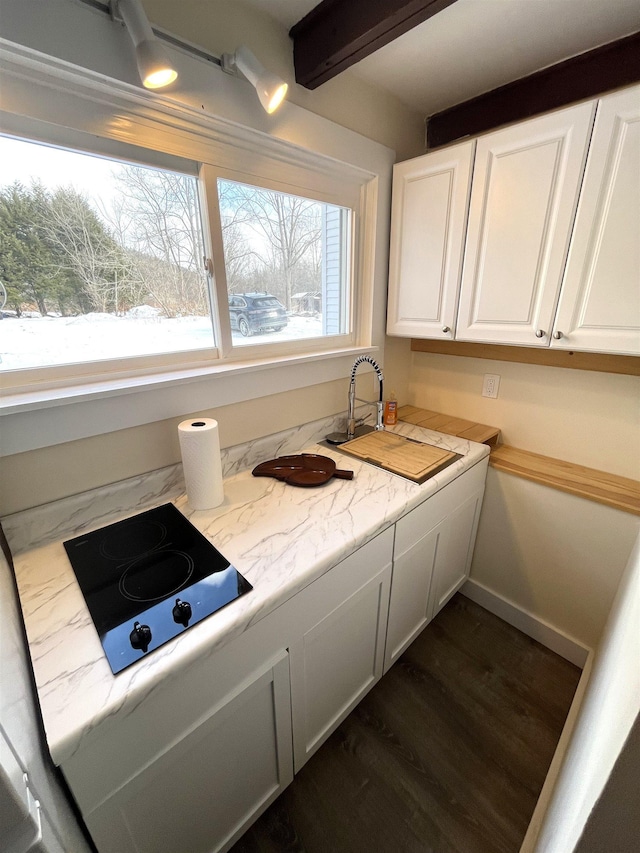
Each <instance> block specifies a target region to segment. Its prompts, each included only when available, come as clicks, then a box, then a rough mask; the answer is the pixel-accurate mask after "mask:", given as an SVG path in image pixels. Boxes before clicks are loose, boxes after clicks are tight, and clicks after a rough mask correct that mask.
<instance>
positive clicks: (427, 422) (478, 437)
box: [398, 406, 640, 515]
mask: <svg viewBox="0 0 640 853" xmlns="http://www.w3.org/2000/svg"><path fill="white" fill-rule="evenodd" d="M398 418H399V420H401V421H406V422H407V423H410V424H415V425H416V426H422V427H427V428H428V429H433V430H436V432H444V433H446V434H448V435H457V436H459V437H460V438H466V439H468V440H469V441H478V442H480V443H484V444H488V445H490V446H491V456H490V457H489V464H490V465H491V466H492V468H495V469H496V470H498V471H505V472H506V473H508V474H514V475H515V476H516V477H523V478H524V479H526V480H533V482H534V483H541V484H542V485H544V486H549V487H550V488H552V489H558V490H559V491H561V492H568V493H569V494H572V495H578V496H579V497H581V498H586V499H587V500H590V501H595V502H596V503H601V504H604V505H605V506H610V507H613V508H614V509H621V510H623V512H631V513H633V514H634V515H640V482H638V480H632V479H630V478H628V477H620V476H618V475H617V474H608V473H607V472H606V471H598V470H596V469H595V468H587V467H585V466H584V465H576V464H574V463H573V462H564V461H563V460H562V459H553V458H552V457H550V456H542V455H541V454H539V453H531V452H530V451H529V450H519V449H518V448H517V447H509V446H507V445H504V444H502V445H499V444H498V441H499V439H500V430H499V429H498V428H497V427H492V426H487V425H486V424H479V423H476V422H475V421H467V420H464V419H463V418H454V417H452V416H451V415H443V414H441V413H440V412H432V411H429V410H428V409H420V408H418V407H417V406H401V407H400V408H399V409H398Z"/></svg>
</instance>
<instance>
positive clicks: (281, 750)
mask: <svg viewBox="0 0 640 853" xmlns="http://www.w3.org/2000/svg"><path fill="white" fill-rule="evenodd" d="M112 760H116V761H117V757H116V758H115V759H112ZM95 772H99V768H97V767H96V768H95ZM292 778H293V766H292V757H291V716H290V700H289V665H288V659H287V653H286V652H285V651H283V652H282V653H281V655H280V656H279V657H278V658H277V659H276V660H275V661H273V662H271V663H269V664H267V665H266V666H265V667H264V668H263V669H262V670H260V671H258V672H257V673H255V674H254V675H253V676H252V677H251V678H249V679H247V680H246V681H245V682H244V683H242V684H241V685H239V686H238V688H237V690H236V691H234V692H232V693H231V694H230V695H229V696H227V697H225V699H224V700H223V702H222V703H221V704H220V705H217V706H216V707H214V708H213V709H212V710H211V714H210V715H209V716H208V717H207V718H206V719H205V720H203V721H202V722H200V723H199V724H198V725H196V726H195V727H193V728H192V729H191V730H190V731H189V732H188V733H187V734H185V735H184V736H183V737H182V738H181V739H180V740H179V741H177V742H176V743H172V744H170V745H168V747H167V749H166V750H165V751H164V752H162V753H161V754H160V755H158V756H157V757H156V758H155V759H154V760H153V761H152V762H151V763H150V764H149V765H147V766H145V767H143V768H141V770H140V771H139V772H138V773H136V774H135V775H134V776H133V777H132V778H131V779H129V780H128V781H127V782H126V783H125V784H124V785H123V786H122V787H121V788H119V789H118V790H117V791H116V792H115V793H114V794H112V795H111V796H110V797H109V798H108V799H107V800H106V801H105V802H104V803H102V804H101V805H99V806H98V807H97V808H96V809H94V810H93V811H92V812H91V813H90V814H88V815H87V816H86V823H87V826H88V828H89V831H90V832H91V835H92V837H93V839H94V841H95V843H96V845H97V847H98V850H99V851H100V853H111V851H112V853H125V851H136V853H177V851H185V853H186V851H189V853H213V851H218V850H225V849H227V848H228V847H229V846H231V844H233V842H234V841H235V840H237V838H238V837H239V836H240V835H241V834H242V833H243V832H244V830H245V829H246V827H247V826H248V824H249V823H250V822H251V821H252V820H253V819H255V818H256V817H258V815H259V814H261V812H262V811H264V809H265V808H266V807H267V806H268V805H269V804H270V803H271V802H273V800H274V799H275V798H276V797H277V796H278V794H280V793H281V791H283V790H284V788H285V787H286V786H287V785H288V784H289V782H290V781H291V780H292Z"/></svg>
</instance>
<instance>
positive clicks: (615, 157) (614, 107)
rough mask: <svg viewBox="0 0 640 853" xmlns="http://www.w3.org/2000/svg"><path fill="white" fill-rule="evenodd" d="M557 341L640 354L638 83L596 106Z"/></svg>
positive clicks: (568, 345)
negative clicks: (596, 110)
mask: <svg viewBox="0 0 640 853" xmlns="http://www.w3.org/2000/svg"><path fill="white" fill-rule="evenodd" d="M551 345H552V346H553V347H559V348H564V349H579V350H600V351H602V352H617V353H628V354H631V355H635V354H639V353H640V87H639V86H635V87H634V88H632V89H626V90H625V91H623V92H618V93H616V94H613V95H608V96H607V97H605V98H603V99H602V100H601V101H600V103H599V105H598V112H597V114H596V123H595V127H594V131H593V139H592V141H591V147H590V149H589V159H588V161H587V167H586V171H585V177H584V184H583V187H582V192H581V195H580V204H579V206H578V212H577V215H576V223H575V228H574V231H573V238H572V241H571V247H570V250H569V257H568V260H567V268H566V271H565V278H564V283H563V285H562V294H561V297H560V303H559V305H558V315H557V317H556V323H555V329H554V335H553V340H552V342H551Z"/></svg>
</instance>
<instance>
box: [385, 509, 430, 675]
mask: <svg viewBox="0 0 640 853" xmlns="http://www.w3.org/2000/svg"><path fill="white" fill-rule="evenodd" d="M399 523H401V522H399ZM444 524H445V522H441V523H440V524H438V525H436V527H435V528H433V529H431V530H429V531H427V532H426V533H425V535H424V536H423V537H422V538H421V539H420V540H418V542H416V543H415V544H414V545H412V546H411V547H410V548H409V549H408V550H407V551H405V552H404V553H402V554H399V555H398V556H395V557H394V559H393V576H392V582H391V601H390V603H389V624H388V627H387V644H386V648H385V653H384V671H385V672H386V671H387V670H388V669H389V667H390V666H391V665H392V664H394V663H395V662H396V660H397V659H398V658H399V657H400V655H401V654H402V653H403V652H404V651H405V649H406V648H407V647H408V646H409V645H411V643H412V642H413V641H414V640H415V638H416V637H417V636H418V634H419V633H420V632H421V631H422V630H423V628H425V627H426V626H427V624H428V623H429V621H430V620H431V598H430V592H431V583H432V579H433V574H434V570H435V565H436V559H437V556H438V548H439V545H440V544H441V534H442V531H443V525H444Z"/></svg>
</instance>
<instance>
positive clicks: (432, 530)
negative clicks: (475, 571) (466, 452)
mask: <svg viewBox="0 0 640 853" xmlns="http://www.w3.org/2000/svg"><path fill="white" fill-rule="evenodd" d="M487 464H488V459H483V460H482V462H480V463H478V464H477V465H475V466H474V467H473V468H471V469H469V470H468V471H466V472H465V473H464V474H462V475H461V476H460V477H458V479H457V480H454V481H453V482H452V483H449V484H448V485H447V486H445V487H444V489H442V490H441V491H440V492H437V493H436V494H435V495H433V496H432V497H430V498H429V499H428V500H426V501H425V502H424V503H423V504H421V505H420V506H418V507H416V508H415V509H414V510H412V511H411V512H410V513H408V514H407V515H406V516H405V517H404V518H401V519H400V520H399V521H398V522H397V524H396V536H395V545H394V553H393V574H392V578H391V600H390V603H389V623H388V626H387V643H386V648H385V660H384V671H385V672H386V671H387V670H388V669H389V667H390V666H391V665H392V664H393V663H394V662H395V661H396V660H397V659H398V658H399V657H400V655H401V654H402V653H403V652H404V651H405V649H406V648H407V647H408V646H409V645H410V644H411V643H412V642H413V640H415V638H416V637H417V636H418V634H419V633H420V632H421V631H422V630H423V628H425V627H426V625H427V624H428V623H429V622H430V621H431V619H432V618H433V617H434V615H435V614H436V613H437V612H438V610H439V609H440V608H441V607H443V606H444V604H445V603H446V602H447V601H448V600H449V598H450V597H451V596H452V595H453V593H454V592H455V591H456V590H457V589H459V588H460V587H461V586H462V584H463V583H464V581H465V580H466V578H467V577H468V575H469V569H470V567H471V557H472V555H473V546H474V543H475V538H476V531H477V528H478V518H479V515H480V507H481V505H482V496H483V494H484V484H485V479H486V473H487Z"/></svg>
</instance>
